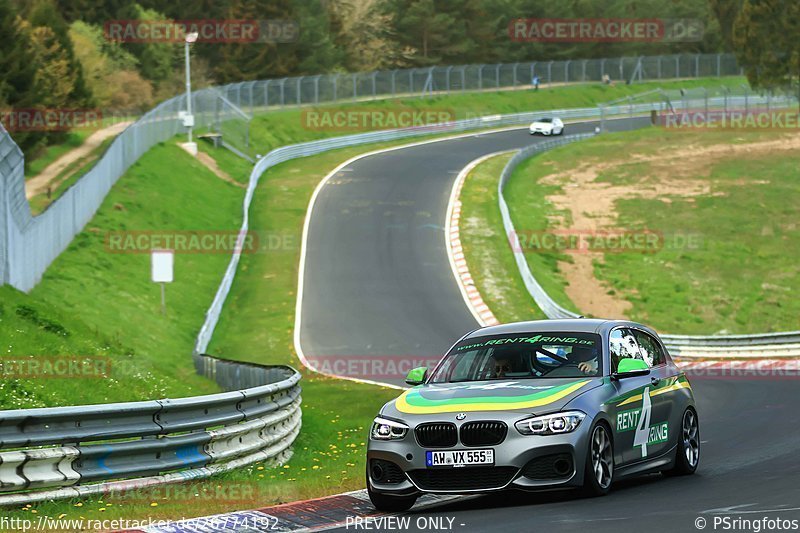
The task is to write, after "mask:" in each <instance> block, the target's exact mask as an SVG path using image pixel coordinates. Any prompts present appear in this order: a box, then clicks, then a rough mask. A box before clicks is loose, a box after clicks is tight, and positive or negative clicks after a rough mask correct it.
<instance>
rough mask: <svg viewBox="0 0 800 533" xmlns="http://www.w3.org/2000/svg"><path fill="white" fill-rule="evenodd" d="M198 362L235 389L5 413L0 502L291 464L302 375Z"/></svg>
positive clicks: (201, 358)
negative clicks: (259, 463) (263, 463)
mask: <svg viewBox="0 0 800 533" xmlns="http://www.w3.org/2000/svg"><path fill="white" fill-rule="evenodd" d="M195 366H196V368H197V370H198V372H199V373H200V374H203V375H205V376H207V377H209V378H211V379H215V380H216V381H217V383H218V384H220V386H221V387H223V389H229V390H230V391H229V392H223V393H219V394H212V395H207V396H197V397H192V398H178V399H165V400H152V401H142V402H130V403H116V404H105V405H85V406H74V407H48V408H39V409H20V410H9V411H0V506H8V505H18V504H21V503H26V502H33V501H43V500H51V499H58V498H70V497H76V496H85V495H88V494H98V493H100V494H104V493H112V492H115V491H121V490H131V489H135V488H137V487H146V486H150V485H154V484H160V483H173V482H179V481H186V480H187V479H199V478H204V477H208V476H211V475H213V474H216V473H220V472H224V471H227V470H231V469H233V468H238V467H241V466H244V465H247V464H250V463H253V462H256V461H272V462H283V461H286V460H288V458H289V457H290V455H291V448H290V447H291V445H292V443H293V442H294V439H295V438H296V437H297V435H298V433H299V432H300V426H301V410H300V402H301V397H300V384H299V382H300V374H299V373H298V372H297V371H296V370H294V369H292V368H290V367H288V366H273V367H262V366H259V365H251V364H242V363H235V362H231V361H224V360H220V359H216V358H213V357H210V356H206V355H195ZM242 386H245V387H246V388H241V387H242ZM240 388H241V390H233V389H240ZM9 492H13V493H12V494H8V493H9Z"/></svg>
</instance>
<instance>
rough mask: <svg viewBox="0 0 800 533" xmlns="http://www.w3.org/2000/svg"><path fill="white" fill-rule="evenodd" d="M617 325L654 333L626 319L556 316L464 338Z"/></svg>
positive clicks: (585, 330)
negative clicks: (556, 317) (555, 317)
mask: <svg viewBox="0 0 800 533" xmlns="http://www.w3.org/2000/svg"><path fill="white" fill-rule="evenodd" d="M618 326H626V327H634V328H639V329H642V330H645V331H647V332H650V333H653V334H654V333H655V332H654V331H653V330H652V329H650V328H648V327H647V326H644V325H642V324H638V323H636V322H629V321H627V320H606V319H601V318H558V319H550V320H531V321H528V322H512V323H509V324H500V325H497V326H488V327H485V328H480V329H476V330H475V331H473V332H472V333H469V334H468V335H467V336H466V337H464V339H472V338H475V337H485V336H487V335H504V334H505V335H507V334H517V333H545V332H575V333H600V334H602V333H607V332H609V331H611V330H612V329H613V328H615V327H618Z"/></svg>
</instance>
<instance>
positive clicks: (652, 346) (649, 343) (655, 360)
mask: <svg viewBox="0 0 800 533" xmlns="http://www.w3.org/2000/svg"><path fill="white" fill-rule="evenodd" d="M633 334H634V336H635V337H636V342H638V343H639V349H640V351H641V352H642V358H643V359H644V361H645V362H646V363H647V364H648V365H650V366H658V365H663V364H664V363H665V362H666V357H664V351H663V350H662V349H661V345H660V344H658V341H656V340H655V339H654V338H653V337H651V336H650V335H648V334H647V333H645V332H643V331H638V330H634V332H633Z"/></svg>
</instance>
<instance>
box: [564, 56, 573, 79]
mask: <svg viewBox="0 0 800 533" xmlns="http://www.w3.org/2000/svg"><path fill="white" fill-rule="evenodd" d="M570 63H572V60H571V59H567V62H566V63H564V83H569V64H570Z"/></svg>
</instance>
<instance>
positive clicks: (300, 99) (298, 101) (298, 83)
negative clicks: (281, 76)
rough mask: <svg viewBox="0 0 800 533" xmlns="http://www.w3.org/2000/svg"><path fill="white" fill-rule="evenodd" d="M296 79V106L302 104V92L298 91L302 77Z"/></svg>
mask: <svg viewBox="0 0 800 533" xmlns="http://www.w3.org/2000/svg"><path fill="white" fill-rule="evenodd" d="M296 79H297V105H300V104H302V103H303V99H302V98H301V95H302V93H303V91H301V90H300V89H301V86H300V83H301V82H302V81H303V76H300V77H298V78H296Z"/></svg>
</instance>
